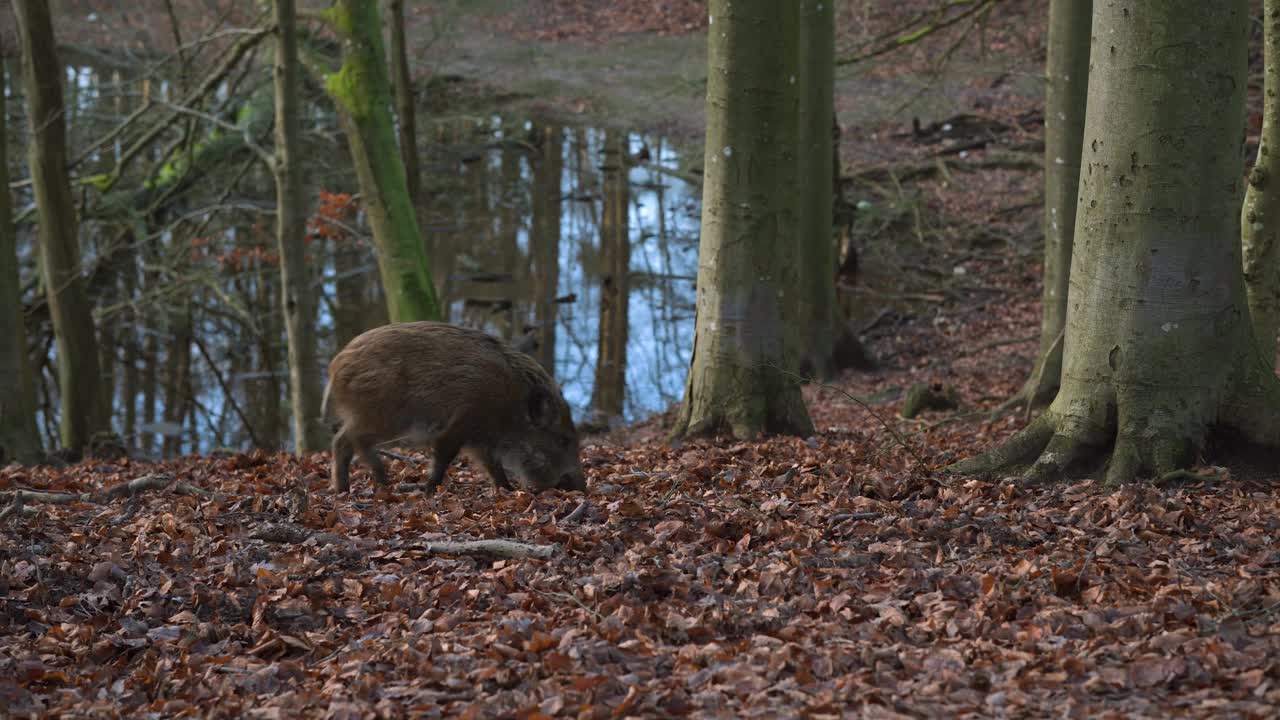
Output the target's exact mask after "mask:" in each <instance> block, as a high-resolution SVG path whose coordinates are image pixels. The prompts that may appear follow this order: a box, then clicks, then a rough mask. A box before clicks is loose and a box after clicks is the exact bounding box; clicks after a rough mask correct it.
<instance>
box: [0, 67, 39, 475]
mask: <svg viewBox="0 0 1280 720" xmlns="http://www.w3.org/2000/svg"><path fill="white" fill-rule="evenodd" d="M4 65H5V64H4V58H2V57H0V338H5V341H4V342H3V343H0V378H4V381H3V382H0V465H4V464H6V463H8V462H11V461H14V460H17V461H18V462H23V463H30V462H35V461H36V460H38V459H39V458H40V430H39V428H38V427H37V425H36V392H35V388H36V385H35V375H34V374H33V373H32V369H31V359H30V358H29V357H27V329H26V325H25V323H24V321H23V312H22V281H21V278H20V277H19V274H18V239H17V237H16V232H15V228H14V225H13V204H12V200H11V199H10V197H9V154H8V147H9V127H8V123H7V122H6V120H7V119H8V115H7V114H6V112H7V111H6V108H5V94H6V88H7V83H6V74H5V66H4Z"/></svg>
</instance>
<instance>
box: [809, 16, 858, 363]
mask: <svg viewBox="0 0 1280 720" xmlns="http://www.w3.org/2000/svg"><path fill="white" fill-rule="evenodd" d="M800 15H801V19H800V43H799V46H800V57H799V62H798V65H799V79H798V81H797V83H798V85H799V87H800V126H799V133H800V152H799V155H798V161H799V164H800V165H799V170H798V173H799V181H798V182H797V183H796V185H795V192H797V193H798V194H799V198H798V201H799V204H800V209H799V224H798V226H797V228H796V230H797V233H798V235H799V237H798V238H797V240H798V242H799V248H800V253H801V255H802V257H803V270H802V272H803V274H804V278H805V279H804V281H803V283H802V291H803V296H802V297H801V302H802V317H801V321H802V323H803V328H802V330H803V333H804V335H803V336H802V341H803V347H802V349H801V356H800V358H801V362H800V371H801V373H803V374H806V375H814V376H816V377H819V378H824V379H826V378H832V377H835V376H836V375H838V374H839V373H840V371H841V370H844V369H847V368H858V369H863V370H870V369H874V367H875V362H874V361H873V360H872V359H871V355H870V353H868V352H867V351H866V349H865V348H864V347H863V345H862V342H861V341H860V340H859V339H858V336H857V334H856V333H855V332H854V331H853V328H852V327H850V325H849V321H848V319H847V318H846V317H845V315H844V309H843V308H842V307H841V305H840V302H839V299H838V298H837V297H836V267H835V265H836V243H835V239H834V220H835V217H834V216H835V213H834V208H835V199H836V187H835V182H836V181H837V176H838V175H839V171H838V169H837V168H836V165H835V162H836V155H837V152H836V149H835V136H834V133H833V132H832V122H833V119H834V117H835V85H834V82H835V6H834V4H833V3H831V2H830V1H829V0H801V2H800Z"/></svg>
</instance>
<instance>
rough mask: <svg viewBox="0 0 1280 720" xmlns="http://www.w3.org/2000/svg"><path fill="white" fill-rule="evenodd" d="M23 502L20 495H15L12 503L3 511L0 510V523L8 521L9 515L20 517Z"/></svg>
mask: <svg viewBox="0 0 1280 720" xmlns="http://www.w3.org/2000/svg"><path fill="white" fill-rule="evenodd" d="M23 502H24V501H23V499H22V496H21V495H15V496H14V498H13V502H11V503H9V506H8V507H6V508H5V509H4V510H0V522H4V521H5V520H8V519H9V516H10V515H22V514H23Z"/></svg>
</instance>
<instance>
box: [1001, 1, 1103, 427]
mask: <svg viewBox="0 0 1280 720" xmlns="http://www.w3.org/2000/svg"><path fill="white" fill-rule="evenodd" d="M1092 18H1093V0H1051V2H1050V3H1049V42H1048V45H1049V55H1048V61H1047V62H1046V64H1045V107H1044V127H1045V131H1044V273H1043V275H1044V289H1043V291H1042V292H1041V301H1040V304H1041V318H1040V350H1039V352H1038V353H1037V355H1036V362H1035V365H1034V366H1033V367H1032V369H1031V376H1030V377H1029V378H1027V382H1026V384H1024V385H1023V387H1022V389H1021V390H1020V391H1019V392H1018V393H1017V395H1015V396H1014V397H1013V398H1012V399H1011V400H1010V404H1014V403H1019V402H1031V403H1032V404H1042V403H1046V402H1049V401H1050V400H1052V399H1053V396H1054V394H1056V393H1057V391H1058V386H1059V384H1060V383H1061V377H1062V346H1063V342H1062V340H1063V330H1064V329H1065V327H1066V320H1067V283H1068V280H1069V278H1070V275H1071V248H1072V241H1073V239H1074V236H1075V229H1076V204H1077V198H1076V192H1077V189H1078V186H1079V183H1080V154H1081V152H1082V150H1083V146H1084V117H1085V107H1086V103H1087V101H1088V91H1089V32H1090V25H1091V22H1092Z"/></svg>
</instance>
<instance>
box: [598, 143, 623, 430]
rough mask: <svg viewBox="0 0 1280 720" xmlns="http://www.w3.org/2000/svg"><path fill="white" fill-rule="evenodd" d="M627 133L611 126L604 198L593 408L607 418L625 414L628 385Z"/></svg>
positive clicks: (606, 153) (608, 419) (605, 151)
mask: <svg viewBox="0 0 1280 720" xmlns="http://www.w3.org/2000/svg"><path fill="white" fill-rule="evenodd" d="M627 150H628V148H627V133H625V132H620V131H617V130H607V131H605V138H604V167H603V168H602V171H603V174H604V201H603V202H602V208H601V213H600V256H601V257H600V261H601V262H600V266H601V270H602V272H603V275H602V277H601V279H600V332H599V342H598V344H597V346H596V374H595V382H594V383H593V385H592V389H591V408H592V410H593V411H594V412H595V413H596V414H597V415H599V416H600V419H601V420H602V421H603V422H604V423H605V424H608V422H609V421H610V420H611V419H613V418H621V417H622V413H623V406H624V404H625V401H626V386H627V320H628V314H629V313H628V301H629V296H630V293H631V279H630V273H631V236H630V233H631V225H630V222H629V214H630V213H629V211H630V207H631V182H630V178H629V173H628V170H629V167H630V166H629V164H628V162H627V161H628V158H627Z"/></svg>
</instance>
